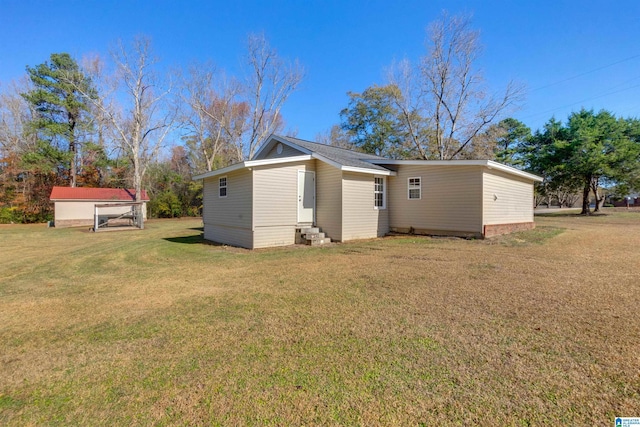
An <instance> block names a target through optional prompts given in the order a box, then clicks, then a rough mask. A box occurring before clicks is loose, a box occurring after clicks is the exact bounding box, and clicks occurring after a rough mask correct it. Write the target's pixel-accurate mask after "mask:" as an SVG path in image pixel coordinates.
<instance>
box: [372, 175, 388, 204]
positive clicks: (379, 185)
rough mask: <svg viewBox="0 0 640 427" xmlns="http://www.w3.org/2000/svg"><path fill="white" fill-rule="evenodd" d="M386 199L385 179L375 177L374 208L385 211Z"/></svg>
mask: <svg viewBox="0 0 640 427" xmlns="http://www.w3.org/2000/svg"><path fill="white" fill-rule="evenodd" d="M385 199H386V197H385V182H384V177H375V178H374V187H373V207H374V208H375V209H384V208H385V207H386V206H385V201H386V200H385Z"/></svg>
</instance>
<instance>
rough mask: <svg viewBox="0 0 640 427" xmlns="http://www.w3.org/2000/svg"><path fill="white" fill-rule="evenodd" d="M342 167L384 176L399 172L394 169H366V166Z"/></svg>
mask: <svg viewBox="0 0 640 427" xmlns="http://www.w3.org/2000/svg"><path fill="white" fill-rule="evenodd" d="M340 169H342V170H343V171H345V172H359V173H370V174H371V175H382V176H396V175H397V174H396V173H395V172H394V171H390V170H384V171H382V170H378V169H365V168H356V167H354V166H342V167H341V168H340Z"/></svg>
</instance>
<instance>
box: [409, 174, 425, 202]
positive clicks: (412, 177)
mask: <svg viewBox="0 0 640 427" xmlns="http://www.w3.org/2000/svg"><path fill="white" fill-rule="evenodd" d="M412 179H419V180H420V184H418V186H417V187H411V180H412ZM414 185H415V184H414ZM411 190H418V192H419V193H418V194H419V196H420V197H411ZM421 199H422V177H421V176H410V177H409V178H407V200H421Z"/></svg>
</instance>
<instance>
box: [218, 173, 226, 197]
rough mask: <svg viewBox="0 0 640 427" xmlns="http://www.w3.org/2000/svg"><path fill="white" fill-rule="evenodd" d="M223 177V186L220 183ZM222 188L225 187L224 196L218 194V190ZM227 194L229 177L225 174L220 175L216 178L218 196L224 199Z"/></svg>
mask: <svg viewBox="0 0 640 427" xmlns="http://www.w3.org/2000/svg"><path fill="white" fill-rule="evenodd" d="M223 179H224V186H222V185H221V184H222V183H221V181H222V180H223ZM223 188H224V189H225V191H224V196H221V195H220V190H221V189H223ZM228 195H229V178H227V176H226V175H225V176H221V177H219V178H218V198H219V199H226V198H227V196H228Z"/></svg>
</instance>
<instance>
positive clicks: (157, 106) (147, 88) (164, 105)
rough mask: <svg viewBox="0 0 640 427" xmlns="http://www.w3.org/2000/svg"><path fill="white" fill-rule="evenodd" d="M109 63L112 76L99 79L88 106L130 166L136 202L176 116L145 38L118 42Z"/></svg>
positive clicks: (149, 44) (148, 42)
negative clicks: (100, 82)
mask: <svg viewBox="0 0 640 427" xmlns="http://www.w3.org/2000/svg"><path fill="white" fill-rule="evenodd" d="M112 60H113V63H114V66H115V73H114V75H113V76H112V77H110V78H105V79H103V83H104V87H103V90H102V91H101V94H102V97H99V99H97V100H93V101H92V103H93V106H94V107H95V108H96V109H97V110H98V111H99V112H100V113H101V114H102V116H103V119H104V120H105V122H106V123H108V125H109V127H110V128H111V131H112V133H113V136H114V139H115V142H116V144H117V145H118V147H119V148H120V149H121V150H123V151H124V153H125V155H126V156H127V157H128V158H129V160H130V162H131V165H132V166H133V187H134V188H135V190H136V200H137V201H139V200H140V198H141V197H142V180H143V178H144V176H145V174H146V172H147V168H148V166H149V164H150V163H151V162H152V161H153V160H154V159H156V158H157V156H158V153H159V151H160V150H161V148H162V146H163V143H164V140H165V139H166V137H167V135H168V134H169V132H170V131H171V130H172V127H173V123H174V119H175V116H176V114H175V110H174V109H173V108H171V107H170V106H169V103H168V95H169V93H170V91H171V85H168V86H167V87H163V86H162V82H161V79H160V78H159V76H158V74H157V72H156V69H155V66H156V64H157V62H158V60H157V59H156V58H155V57H154V56H153V53H152V50H151V42H150V40H149V39H147V38H144V37H139V38H136V39H135V40H134V42H133V44H132V45H131V47H127V46H125V45H124V44H123V43H122V42H119V43H118V45H117V48H116V50H115V51H114V52H113V53H112ZM85 96H88V95H87V94H85Z"/></svg>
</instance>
